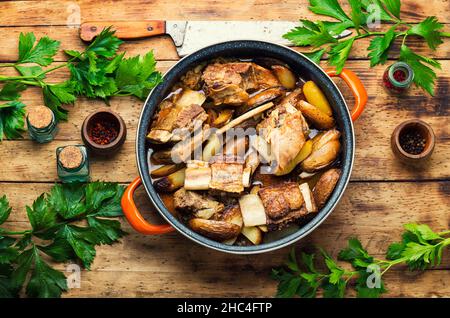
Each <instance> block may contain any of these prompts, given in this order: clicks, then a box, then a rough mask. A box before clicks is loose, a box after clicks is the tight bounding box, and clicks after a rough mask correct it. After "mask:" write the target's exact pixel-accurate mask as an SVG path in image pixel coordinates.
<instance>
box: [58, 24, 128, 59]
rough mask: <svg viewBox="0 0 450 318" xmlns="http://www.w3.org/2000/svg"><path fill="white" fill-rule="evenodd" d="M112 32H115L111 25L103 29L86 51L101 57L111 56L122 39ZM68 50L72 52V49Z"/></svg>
mask: <svg viewBox="0 0 450 318" xmlns="http://www.w3.org/2000/svg"><path fill="white" fill-rule="evenodd" d="M114 33H116V32H115V31H113V30H111V27H109V28H105V29H103V31H102V32H101V33H100V34H99V35H97V36H96V38H95V40H94V41H93V42H92V43H91V44H90V45H89V46H88V47H87V49H86V52H93V53H95V55H99V56H103V57H113V56H114V54H116V51H117V50H118V48H119V46H120V45H121V44H122V43H123V41H122V40H120V39H118V38H117V37H116V36H114ZM69 52H70V53H72V54H73V51H69ZM66 53H67V51H66Z"/></svg>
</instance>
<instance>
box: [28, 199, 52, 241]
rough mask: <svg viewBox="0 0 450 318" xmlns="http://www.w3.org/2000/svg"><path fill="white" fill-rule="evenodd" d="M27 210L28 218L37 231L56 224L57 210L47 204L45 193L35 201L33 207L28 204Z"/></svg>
mask: <svg viewBox="0 0 450 318" xmlns="http://www.w3.org/2000/svg"><path fill="white" fill-rule="evenodd" d="M26 210H27V215H28V220H29V221H30V224H31V226H32V227H33V230H34V231H36V232H38V231H42V230H45V229H49V228H52V227H53V226H54V225H55V224H56V211H55V210H54V209H53V208H52V207H51V206H50V205H49V204H47V202H46V200H45V195H44V194H41V195H40V196H39V197H38V198H37V199H36V200H35V201H34V202H33V206H32V207H29V206H27V207H26Z"/></svg>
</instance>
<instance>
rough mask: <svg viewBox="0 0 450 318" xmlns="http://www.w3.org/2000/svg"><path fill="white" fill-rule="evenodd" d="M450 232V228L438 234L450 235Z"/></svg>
mask: <svg viewBox="0 0 450 318" xmlns="http://www.w3.org/2000/svg"><path fill="white" fill-rule="evenodd" d="M449 234H450V230H448V231H444V232H439V233H438V235H440V236H445V235H449Z"/></svg>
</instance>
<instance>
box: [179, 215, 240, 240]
mask: <svg viewBox="0 0 450 318" xmlns="http://www.w3.org/2000/svg"><path fill="white" fill-rule="evenodd" d="M188 224H189V227H190V228H191V229H192V230H193V231H194V232H197V233H199V234H201V235H204V236H206V237H209V238H210V239H213V240H216V241H224V240H228V239H231V238H234V237H236V236H238V235H239V233H240V232H241V228H240V226H238V225H236V224H233V223H229V222H225V221H213V220H205V219H199V218H195V219H191V220H189V222H188Z"/></svg>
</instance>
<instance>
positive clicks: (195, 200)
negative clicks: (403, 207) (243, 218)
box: [173, 188, 224, 219]
mask: <svg viewBox="0 0 450 318" xmlns="http://www.w3.org/2000/svg"><path fill="white" fill-rule="evenodd" d="M173 202H174V206H175V208H176V209H177V210H178V211H180V212H185V213H188V214H189V213H192V214H194V216H196V217H199V218H204V219H209V218H210V217H212V216H213V215H214V214H216V213H219V212H221V211H222V210H223V209H224V205H223V204H222V203H220V202H218V201H215V200H214V199H213V198H211V197H209V196H207V195H201V194H199V193H197V192H195V191H187V190H186V189H184V188H181V189H179V190H177V191H176V192H175V193H174V195H173Z"/></svg>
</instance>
